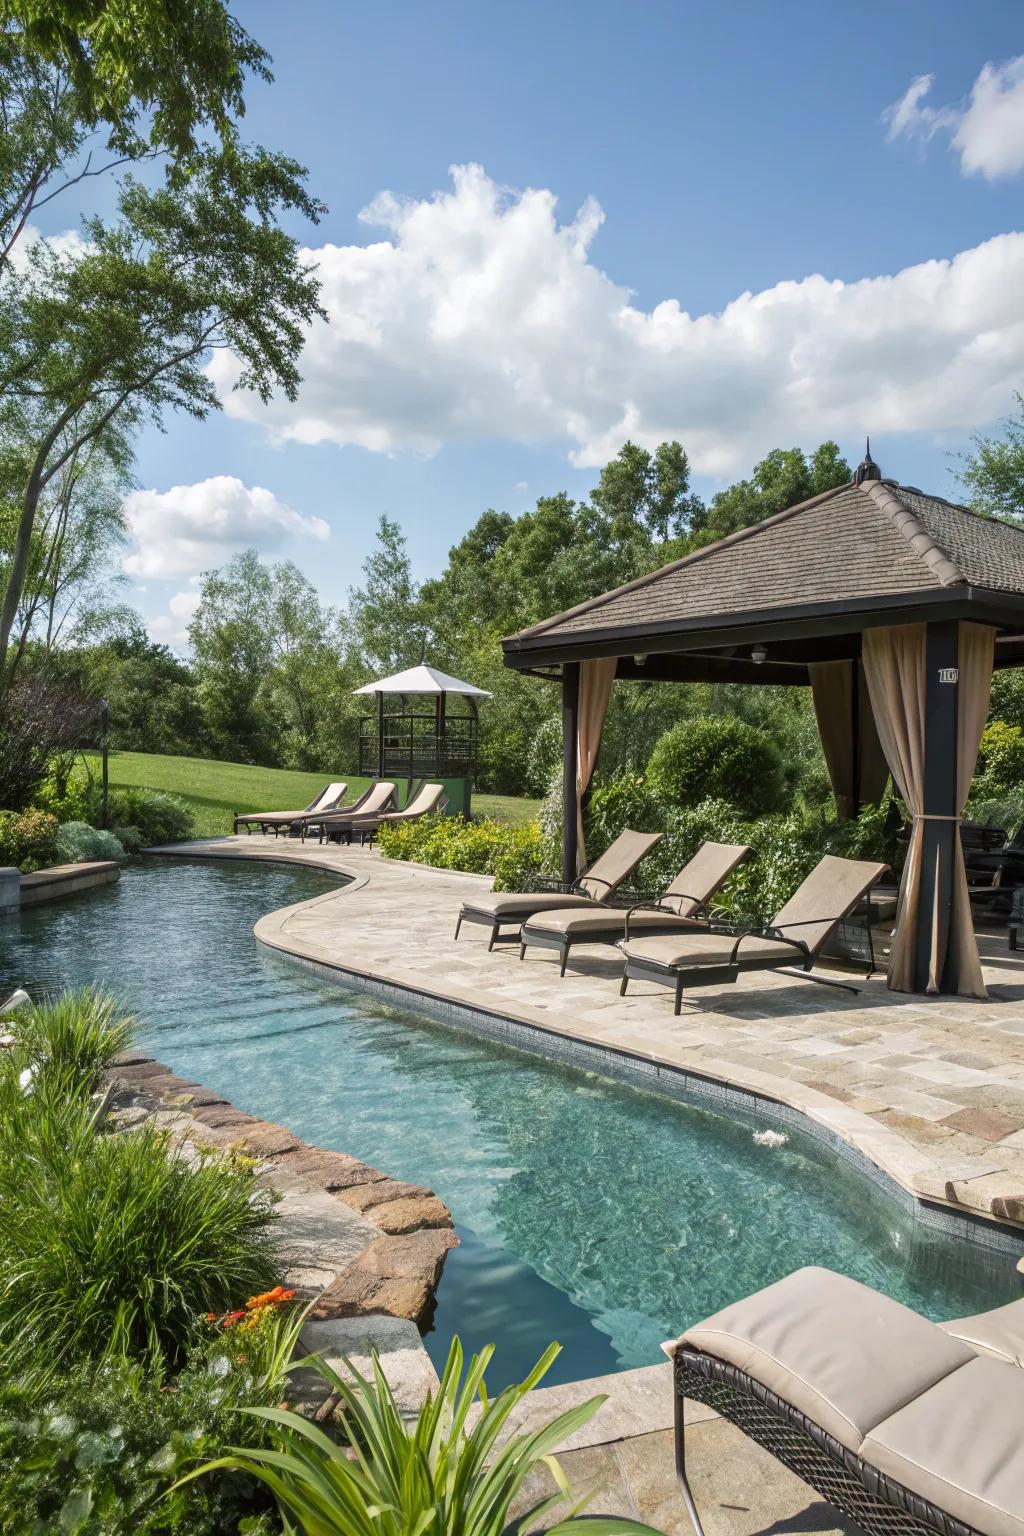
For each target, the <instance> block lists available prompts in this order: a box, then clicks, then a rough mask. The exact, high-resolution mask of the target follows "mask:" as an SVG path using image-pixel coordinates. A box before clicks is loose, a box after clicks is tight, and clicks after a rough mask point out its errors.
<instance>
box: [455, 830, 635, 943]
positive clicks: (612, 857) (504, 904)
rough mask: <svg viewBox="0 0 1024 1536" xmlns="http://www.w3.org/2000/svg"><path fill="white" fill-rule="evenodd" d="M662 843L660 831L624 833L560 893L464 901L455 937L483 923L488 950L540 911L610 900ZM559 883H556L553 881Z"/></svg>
mask: <svg viewBox="0 0 1024 1536" xmlns="http://www.w3.org/2000/svg"><path fill="white" fill-rule="evenodd" d="M660 841H661V833H660V832H631V831H630V830H629V828H628V827H627V828H626V830H625V831H624V832H620V833H619V835H618V837H617V838H616V839H615V841H614V842H613V843H612V844H611V846H610V847H609V848H606V849H605V851H604V853H602V855H601V857H600V858H599V859H595V860H594V862H593V864H592V865H591V866H590V868H589V869H585V870H584V871H583V873H582V875H579V876H578V877H577V879H575V880H574V881H573V882H572V884H571V885H568V886H566V885H562V884H560V883H558V885H557V889H556V890H546V891H515V892H508V891H501V892H495V891H492V892H491V893H490V894H489V895H484V896H474V897H473V899H472V900H471V901H464V902H463V903H462V908H461V910H460V912H459V920H458V922H457V923H456V924H455V937H456V938H458V936H459V930H460V928H461V927H462V925H463V923H483V924H484V925H485V926H486V927H488V928H490V930H491V937H490V942H489V943H488V945H487V948H488V951H490V950H492V949H493V948H494V945H495V942H496V940H497V939H498V937H499V931H500V930H501V929H502V928H506V927H510V926H514V927H515V928H516V929H521V928H522V925H523V924H524V923H525V922H526V921H527V920H528V919H529V918H531V917H533V916H534V914H535V913H537V912H554V911H556V910H561V909H563V908H565V907H591V906H592V905H593V904H594V903H595V902H604V901H607V900H608V898H609V897H610V896H613V895H614V894H615V892H616V891H617V890H618V888H619V886H620V885H622V884H623V883H624V881H626V880H628V879H629V877H630V875H631V874H632V873H633V871H634V869H636V867H637V865H638V864H639V863H640V860H641V859H642V858H643V857H644V855H645V854H648V853H650V851H651V849H652V848H653V847H654V845H655V843H657V842H660ZM552 883H556V882H552Z"/></svg>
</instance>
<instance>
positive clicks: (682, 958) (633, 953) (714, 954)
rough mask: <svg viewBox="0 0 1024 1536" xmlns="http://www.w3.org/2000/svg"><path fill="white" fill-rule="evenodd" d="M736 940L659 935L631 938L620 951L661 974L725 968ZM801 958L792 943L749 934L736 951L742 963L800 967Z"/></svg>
mask: <svg viewBox="0 0 1024 1536" xmlns="http://www.w3.org/2000/svg"><path fill="white" fill-rule="evenodd" d="M735 944H736V939H735V937H734V936H732V935H731V934H728V933H705V934H694V935H692V936H691V935H688V934H681V935H680V936H679V937H678V938H673V937H672V935H671V934H658V935H656V936H655V937H654V938H650V939H630V941H629V943H628V944H623V946H622V952H623V954H624V955H628V956H629V958H630V960H642V961H643V962H644V964H645V965H655V966H658V967H659V968H660V969H661V970H664V971H675V970H679V969H680V968H681V967H684V966H690V965H692V966H695V967H696V966H699V965H726V964H727V963H728V961H729V956H730V955H731V954H732V952H733V948H734V947H735ZM803 958H804V957H803V955H802V954H801V952H800V951H799V950H798V949H794V948H793V946H792V944H780V943H779V942H778V940H777V939H759V938H756V937H754V936H753V935H751V937H750V938H748V939H744V940H743V943H742V944H741V945H740V949H739V959H740V960H741V961H748V962H751V961H755V960H756V961H757V962H759V963H760V962H761V961H770V962H772V963H773V964H774V962H775V961H776V960H778V961H781V962H782V964H783V965H785V964H787V963H788V964H790V965H801V964H802V963H803Z"/></svg>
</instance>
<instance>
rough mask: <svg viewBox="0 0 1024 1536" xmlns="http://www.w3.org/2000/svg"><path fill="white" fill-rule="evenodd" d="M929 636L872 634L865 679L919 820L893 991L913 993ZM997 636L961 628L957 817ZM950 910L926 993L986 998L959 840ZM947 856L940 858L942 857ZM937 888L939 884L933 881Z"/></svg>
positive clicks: (984, 629) (906, 873)
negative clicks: (943, 991)
mask: <svg viewBox="0 0 1024 1536" xmlns="http://www.w3.org/2000/svg"><path fill="white" fill-rule="evenodd" d="M927 645H928V631H927V626H926V625H924V624H901V625H897V626H893V627H892V628H885V629H869V630H866V631H865V633H864V637H863V647H862V651H863V658H864V673H865V677H866V678H867V683H868V689H869V691H870V694H871V706H872V710H873V712H874V716H875V723H876V725H877V727H878V736H879V740H880V741H881V744H882V750H883V752H884V753H885V759H886V762H887V763H888V765H889V769H890V771H891V773H892V776H893V778H894V780H895V781H896V786H897V788H898V789H899V791H900V794H901V795H902V796H903V799H904V802H905V803H906V806H907V809H908V810H909V811H910V813H911V815H912V817H913V826H912V831H911V836H910V846H909V848H908V850H907V859H906V863H905V865H904V867H903V879H902V881H901V882H900V895H899V904H898V908H897V916H896V932H895V934H894V936H893V943H892V951H891V954H890V957H889V972H888V982H889V986H890V987H891V988H892V989H893V990H894V991H896V992H913V991H914V990H915V976H914V969H915V967H914V960H915V951H916V944H917V927H918V918H919V913H920V902H921V869H922V844H923V840H924V823H925V813H924V765H925V699H926V692H927V687H926V661H927ZM994 652H995V630H994V629H992V628H991V627H990V626H988V625H985V624H968V623H962V624H960V625H958V627H957V666H958V671H959V680H958V684H957V694H958V697H957V706H958V707H957V774H956V805H957V815H958V816H959V814H960V813H961V812H962V811H963V808H964V805H965V804H966V801H967V796H968V795H969V794H970V789H971V780H972V779H973V777H974V768H975V764H976V763H977V760H978V747H979V745H980V742H981V733H982V730H983V729H984V725H985V717H986V715H987V713H988V696H989V688H990V686H991V681H992V660H993V656H994ZM953 846H954V854H953V857H954V861H955V862H954V868H953V871H952V879H951V891H952V912H951V917H950V923H949V927H948V930H947V931H946V933H945V937H944V936H943V925H942V924H941V923H940V922H938V921H936V920H935V918H936V917H937V914H934V915H933V917H932V920H931V933H932V949H931V954H930V956H929V963H928V977H927V985H926V990H927V991H928V992H938V991H939V990H940V987H941V986H942V984H943V980H945V984H946V990H948V991H953V992H957V993H959V994H960V996H962V997H978V998H984V997H986V996H987V993H986V991H985V983H984V981H983V980H982V975H981V962H980V960H979V958H978V945H977V940H976V939H975V936H974V924H973V922H972V919H971V903H970V898H969V896H968V892H967V871H966V868H965V865H964V854H963V847H962V844H961V841H960V838H959V837H957V838H955V839H954V844H953ZM940 856H941V855H940ZM935 886H936V888H938V881H936V883H935Z"/></svg>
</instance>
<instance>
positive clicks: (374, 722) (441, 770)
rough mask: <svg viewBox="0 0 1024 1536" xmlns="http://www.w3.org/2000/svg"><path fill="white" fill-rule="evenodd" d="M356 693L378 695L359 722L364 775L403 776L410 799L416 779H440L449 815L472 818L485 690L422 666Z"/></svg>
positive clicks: (400, 777) (406, 794)
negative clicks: (455, 703)
mask: <svg viewBox="0 0 1024 1536" xmlns="http://www.w3.org/2000/svg"><path fill="white" fill-rule="evenodd" d="M354 692H355V693H356V694H357V695H375V696H376V699H377V710H376V714H375V715H373V716H367V717H366V718H364V720H363V721H362V724H361V726H360V731H359V772H360V774H362V775H365V776H368V777H376V778H378V779H398V780H403V779H404V780H405V796H406V797H407V796H408V794H409V793H410V792H411V790H412V785H413V783H414V781H415V780H416V779H434V780H440V781H441V782H442V783H443V784H444V786H445V790H446V792H447V796H448V808H449V813H450V814H451V815H462V816H465V817H467V818H468V816H469V813H470V805H471V800H472V793H473V772H474V769H475V767H476V745H477V727H478V719H479V717H478V710H477V700H478V699H489V698H490V697H491V695H490V694H489V693H488V692H487V690H486V689H485V688H477V687H475V686H474V684H473V683H465V682H463V681H462V679H461V678H458V677H451V676H450V675H449V674H448V673H447V672H441V671H439V670H438V668H437V667H428V666H425V665H421V666H418V667H407V668H406V669H405V671H404V672H396V673H394V675H393V676H391V677H381V678H378V679H377V681H376V682H373V683H365V684H364V685H363V687H362V688H356V689H355V690H354ZM450 699H455V700H458V707H457V709H456V710H452V709H451V708H450V706H449V700H450ZM419 700H423V701H424V703H422V704H420V703H418V702H417V701H419ZM427 701H429V702H427ZM399 798H400V799H402V798H404V797H403V796H400V797H399Z"/></svg>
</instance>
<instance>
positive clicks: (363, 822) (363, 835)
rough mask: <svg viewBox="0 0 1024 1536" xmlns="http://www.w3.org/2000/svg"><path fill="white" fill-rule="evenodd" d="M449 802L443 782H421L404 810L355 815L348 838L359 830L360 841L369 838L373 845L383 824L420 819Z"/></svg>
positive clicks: (442, 807) (439, 809) (350, 823)
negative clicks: (380, 813) (381, 813)
mask: <svg viewBox="0 0 1024 1536" xmlns="http://www.w3.org/2000/svg"><path fill="white" fill-rule="evenodd" d="M447 804H448V796H447V795H446V794H445V792H444V785H443V784H421V785H420V787H419V789H418V790H417V791H416V793H415V794H414V795H413V797H412V799H411V800H410V801H409V804H408V805H407V806H406V808H405V810H404V811H386V812H384V814H383V815H376V816H366V815H360V816H353V817H352V819H351V821H350V822H349V826H348V840H349V842H351V841H352V838H353V836H354V835H355V834H356V833H357V832H358V833H359V841H360V842H361V843H365V842H366V840H367V838H369V840H370V844H371V846H372V844H373V840H374V838H375V837H376V835H377V833H378V831H379V830H380V828H381V827H383V826H393V825H394V824H395V823H398V824H399V825H400V824H401V823H402V822H403V821H419V819H420V817H421V816H430V815H432V814H433V813H434V812H436V811H443V810H444V809H445V807H446V806H447Z"/></svg>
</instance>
